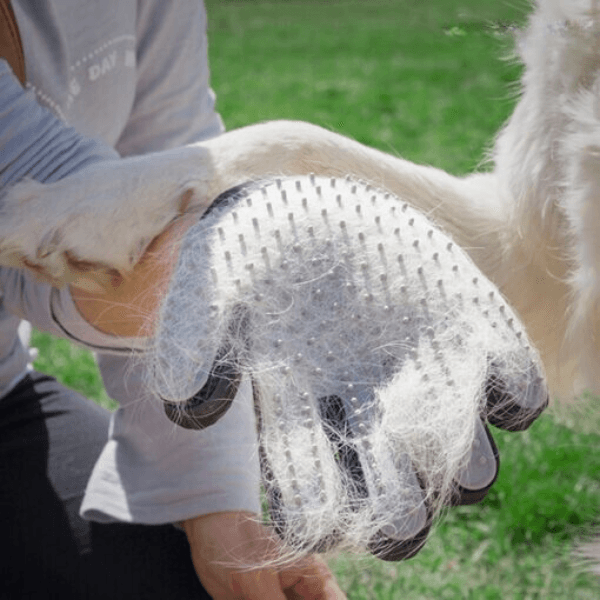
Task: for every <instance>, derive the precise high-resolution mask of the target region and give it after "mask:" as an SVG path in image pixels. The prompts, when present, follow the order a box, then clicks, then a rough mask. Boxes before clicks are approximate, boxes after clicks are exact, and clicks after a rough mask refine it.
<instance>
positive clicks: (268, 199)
mask: <svg viewBox="0 0 600 600" xmlns="http://www.w3.org/2000/svg"><path fill="white" fill-rule="evenodd" d="M148 374H149V379H148V383H149V386H150V388H151V389H152V391H153V392H155V393H157V394H158V395H159V396H160V397H161V398H163V400H164V401H165V409H166V411H167V414H168V415H169V417H170V418H171V419H172V420H173V421H175V422H176V423H178V424H180V425H182V426H184V427H193V428H203V427H206V426H209V425H210V424H212V423H213V422H215V421H216V420H217V419H218V418H219V416H220V415H222V414H223V413H224V412H225V411H226V410H227V407H228V406H229V405H230V403H231V402H232V401H234V398H235V394H236V391H237V387H238V384H239V381H240V379H241V378H242V377H243V376H250V377H251V378H252V381H253V386H254V393H255V404H256V411H257V415H258V423H259V432H258V443H259V445H260V453H261V458H262V467H263V481H264V487H265V492H266V497H267V501H268V506H269V513H270V518H271V520H272V523H273V525H274V527H275V528H276V529H277V531H278V532H279V534H280V535H281V537H282V539H283V540H284V542H285V543H286V548H288V549H289V551H290V555H299V554H303V553H309V552H326V551H329V550H332V549H338V548H339V549H344V550H351V551H355V552H365V551H370V552H372V553H374V554H375V555H376V556H379V557H380V558H382V559H385V560H400V559H402V558H407V557H409V556H412V555H413V554H414V553H416V552H417V551H418V549H419V548H420V547H421V546H422V545H423V544H424V542H425V539H426V537H427V533H428V530H429V527H430V525H431V522H432V519H433V518H434V516H435V515H436V513H437V512H438V511H439V510H440V509H441V508H442V507H443V506H445V505H448V504H451V503H470V502H475V501H477V500H479V499H481V498H482V497H483V496H484V495H485V493H486V492H487V490H488V489H489V488H490V486H491V485H492V484H493V482H494V480H495V479H496V476H497V473H498V452H497V449H496V447H495V445H494V442H493V439H492V436H491V434H490V432H489V430H488V427H487V423H492V424H493V425H495V426H498V427H502V428H505V429H510V430H520V429H525V428H526V427H528V426H529V425H530V424H531V423H532V422H533V420H534V419H535V418H536V417H537V416H538V415H539V414H540V413H541V412H542V410H543V409H544V408H545V406H546V404H547V396H548V394H547V390H546V385H545V381H544V376H543V372H542V367H541V365H540V360H539V357H538V355H537V353H536V351H535V350H534V349H533V348H532V347H531V346H530V345H529V342H528V340H527V336H526V334H525V332H524V331H523V329H522V327H521V325H520V323H519V320H518V318H517V317H516V316H515V314H514V313H513V311H512V310H511V309H510V307H509V306H507V305H506V304H505V302H504V300H503V298H502V296H501V295H500V293H499V292H498V290H497V289H496V288H495V286H494V285H493V284H492V283H491V282H490V281H488V280H487V279H486V277H485V276H483V275H482V274H481V272H480V271H479V270H478V269H477V267H476V266H475V265H474V264H473V262H472V261H471V260H470V258H469V257H468V256H467V254H466V253H465V252H464V251H463V250H462V249H461V248H459V247H457V246H456V245H455V244H453V242H452V240H451V239H450V238H449V237H448V236H446V235H445V234H444V233H443V232H442V231H441V230H440V229H439V228H438V227H436V225H434V224H433V223H432V222H431V221H430V220H429V219H428V218H426V217H425V216H424V215H423V214H421V213H419V212H417V211H416V210H414V209H413V208H411V207H410V205H409V204H408V203H406V202H404V201H403V200H402V199H400V198H397V197H395V196H392V195H389V194H387V193H385V192H382V191H379V190H376V189H373V188H372V187H371V186H369V185H367V184H364V183H362V182H356V181H352V180H351V179H346V180H342V179H325V178H321V177H316V176H310V177H298V178H284V179H278V180H274V181H267V182H263V183H254V184H249V185H248V186H246V187H243V188H241V189H237V190H232V191H231V192H229V193H227V194H224V195H222V196H221V197H220V198H219V199H218V201H217V202H216V203H215V204H214V205H213V207H211V210H210V211H209V212H208V213H207V214H206V215H205V216H204V217H203V218H201V219H200V220H199V222H198V223H197V224H196V225H195V226H194V227H193V228H192V229H191V230H190V231H189V233H188V234H187V236H186V238H185V240H184V242H183V244H182V249H181V255H180V259H179V264H178V267H177V269H176V272H175V275H174V277H173V280H172V283H171V286H170V290H169V293H168V295H167V297H166V299H165V301H164V303H163V306H162V308H161V316H160V324H159V327H158V329H157V333H156V336H155V340H154V345H153V349H152V352H151V358H150V361H149V364H148ZM199 460H200V458H199Z"/></svg>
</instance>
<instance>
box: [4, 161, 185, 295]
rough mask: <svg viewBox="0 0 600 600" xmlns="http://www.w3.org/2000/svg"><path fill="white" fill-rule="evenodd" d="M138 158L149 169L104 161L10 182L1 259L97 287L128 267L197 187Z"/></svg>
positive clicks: (48, 277) (46, 276)
mask: <svg viewBox="0 0 600 600" xmlns="http://www.w3.org/2000/svg"><path fill="white" fill-rule="evenodd" d="M123 162H125V161H123ZM136 164H137V165H140V164H142V166H143V169H137V170H136V169H135V168H133V169H132V170H131V172H127V170H126V169H124V168H123V167H124V165H122V164H120V163H116V162H115V163H112V162H111V163H100V164H99V165H94V166H93V167H91V168H87V169H85V170H83V171H81V172H79V173H77V174H76V175H73V176H70V177H67V178H65V179H63V180H61V181H59V182H56V183H50V184H42V183H38V182H37V181H33V180H25V181H22V182H20V183H17V184H16V185H14V186H13V187H11V188H9V189H8V190H7V192H6V194H5V195H4V197H3V198H2V201H1V203H0V264H3V265H6V266H14V267H19V268H22V267H25V268H27V269H28V270H30V271H32V272H34V273H35V274H36V275H37V276H38V277H39V278H41V279H42V280H45V281H48V282H50V283H51V284H53V285H55V286H58V287H60V286H62V285H65V284H67V283H75V284H76V285H79V286H80V287H86V288H88V289H89V288H92V289H94V290H96V289H97V288H98V287H99V288H103V287H105V286H106V285H107V284H108V281H109V280H110V278H111V277H113V276H115V275H116V274H120V275H125V274H127V273H128V272H129V271H130V270H131V269H132V268H133V267H134V266H135V264H136V263H137V262H138V261H139V259H140V258H141V256H142V255H143V253H144V251H145V250H146V248H147V246H148V244H149V243H150V242H151V241H152V239H153V238H154V237H155V236H156V235H158V234H159V233H160V232H161V231H163V229H164V228H165V227H166V226H167V225H168V224H169V223H170V222H171V221H173V219H174V218H175V217H176V216H177V215H178V214H179V213H180V206H181V205H182V203H183V202H184V201H185V202H189V195H190V193H194V192H195V191H196V187H195V184H194V183H188V184H187V185H186V184H181V183H180V182H178V181H177V180H169V177H168V175H167V176H165V175H164V174H163V175H160V177H156V176H155V177H154V178H153V177H150V176H148V177H145V176H144V173H146V172H147V171H148V165H144V163H141V162H138V163H136ZM150 166H151V165H150ZM140 180H142V181H144V184H143V185H141V184H139V181H140ZM136 182H137V185H136ZM182 198H184V199H185V200H182Z"/></svg>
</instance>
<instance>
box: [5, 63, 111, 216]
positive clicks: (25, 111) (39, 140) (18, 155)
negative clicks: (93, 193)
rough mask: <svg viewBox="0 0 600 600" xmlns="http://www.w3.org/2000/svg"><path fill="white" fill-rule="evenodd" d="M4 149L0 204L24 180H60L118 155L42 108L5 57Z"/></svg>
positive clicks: (105, 145)
mask: <svg viewBox="0 0 600 600" xmlns="http://www.w3.org/2000/svg"><path fill="white" fill-rule="evenodd" d="M0 148H2V152H0V206H1V195H2V191H3V190H4V189H6V187H7V186H9V185H10V184H12V183H16V182H17V181H19V180H20V179H22V178H24V177H30V178H32V179H36V180H38V181H41V182H52V181H58V180H59V179H62V178H63V177H66V176H67V175H71V174H73V173H75V172H77V171H79V170H80V169H83V168H84V167H86V166H88V165H90V164H92V163H95V162H99V161H102V160H107V159H113V160H114V159H115V158H118V156H119V155H118V153H117V151H116V150H114V149H113V148H111V147H110V146H108V145H107V144H105V143H103V142H101V141H99V140H96V139H93V138H89V137H85V136H82V135H81V134H79V133H78V132H77V131H76V130H75V129H73V128H72V127H69V126H67V125H65V124H64V123H62V122H61V121H60V120H59V119H57V118H56V117H55V116H54V115H53V114H52V113H51V112H50V111H48V110H47V109H45V108H44V107H42V106H41V105H40V104H38V102H37V101H36V99H35V95H34V93H33V92H32V91H30V90H25V89H23V87H22V86H21V84H20V83H19V80H18V79H17V78H16V77H15V75H14V74H13V72H12V69H11V68H10V66H9V65H8V63H7V62H6V61H5V60H4V59H0Z"/></svg>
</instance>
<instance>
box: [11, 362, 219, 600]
mask: <svg viewBox="0 0 600 600" xmlns="http://www.w3.org/2000/svg"><path fill="white" fill-rule="evenodd" d="M108 423H109V413H108V412H107V411H106V410H104V409H102V408H100V407H99V406H97V405H96V404H94V403H93V402H91V401H89V400H87V399H86V398H83V397H82V396H80V395H79V394H76V393H75V392H73V391H71V390H68V389H67V388H65V387H63V386H62V385H60V384H59V383H57V382H56V380H54V379H53V378H52V377H49V376H47V375H43V374H41V373H36V372H33V373H31V374H30V375H28V376H27V377H26V378H25V379H24V380H23V381H22V382H21V383H20V384H19V385H18V386H17V387H16V388H15V389H14V390H13V391H12V392H11V393H10V394H9V395H8V397H6V398H3V399H2V400H0V548H1V549H2V551H1V554H2V557H1V558H0V564H1V566H2V568H1V570H0V571H1V574H0V599H1V600H5V599H6V600H8V599H10V600H20V599H29V598H35V599H38V598H39V599H45V598H48V599H54V598H56V599H60V600H63V599H67V600H68V599H71V598H74V599H82V600H85V599H88V598H89V599H96V598H98V599H100V598H102V599H103V600H105V599H109V598H110V599H111V600H118V599H125V598H126V599H127V600H132V599H136V600H138V599H139V600H143V599H145V598H148V599H154V598H156V599H159V598H160V599H166V598H177V599H188V598H190V599H191V598H194V599H197V598H200V599H207V598H209V596H208V594H207V593H206V592H205V591H204V589H203V588H202V586H201V585H200V583H199V581H198V578H197V577H196V574H195V572H194V569H193V566H192V562H191V559H190V552H189V547H188V544H187V540H186V539H185V535H184V534H183V533H181V532H179V531H177V530H176V529H175V528H174V527H172V526H171V525H164V526H145V525H129V524H120V523H119V524H98V523H90V522H87V521H84V520H83V519H82V518H81V517H80V516H79V514H78V511H79V506H80V504H81V501H82V498H83V493H84V490H85V486H86V483H87V479H88V477H89V475H90V473H91V470H92V467H93V465H94V463H95V461H96V459H97V457H98V455H99V454H100V451H101V449H102V447H103V446H104V443H105V442H106V439H107V434H108Z"/></svg>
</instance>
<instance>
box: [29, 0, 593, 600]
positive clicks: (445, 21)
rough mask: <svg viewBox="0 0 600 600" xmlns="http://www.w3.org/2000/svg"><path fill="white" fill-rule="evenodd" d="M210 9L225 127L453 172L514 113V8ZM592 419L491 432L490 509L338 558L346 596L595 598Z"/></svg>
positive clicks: (82, 363) (59, 349) (254, 4)
mask: <svg viewBox="0 0 600 600" xmlns="http://www.w3.org/2000/svg"><path fill="white" fill-rule="evenodd" d="M206 5H207V10H208V16H209V40H210V58H211V70H212V82H213V87H214V88H215V90H216V92H217V96H218V108H219V110H220V112H221V114H222V116H223V118H224V120H225V123H226V125H227V127H228V129H232V128H235V127H239V126H242V125H245V124H249V123H255V122H258V121H263V120H268V119H279V118H287V119H302V120H307V121H311V122H314V123H317V124H319V125H322V126H325V127H327V128H330V129H334V130H336V131H338V132H340V133H343V134H345V135H348V136H350V137H352V138H355V139H357V140H359V141H361V142H363V143H365V144H369V145H372V146H376V147H379V148H381V149H382V150H385V151H387V152H392V153H397V154H400V155H402V156H403V157H405V158H407V159H410V160H413V161H416V162H420V163H427V164H431V165H434V166H437V167H440V168H443V169H446V170H448V171H450V172H452V173H455V174H463V173H467V172H470V171H472V170H474V169H476V168H485V164H484V157H485V156H486V152H487V151H488V149H489V147H490V145H491V143H492V140H493V136H494V134H495V132H496V131H497V130H498V129H499V127H500V126H501V125H502V123H503V122H504V120H505V119H506V118H507V117H508V115H509V114H510V112H511V110H512V107H513V106H514V102H515V92H516V91H517V89H518V88H517V87H516V86H515V82H516V81H517V79H518V77H519V74H520V67H519V66H518V65H517V64H515V62H514V61H513V60H511V55H512V47H513V39H512V38H513V32H514V30H515V28H516V27H518V26H520V25H522V24H523V23H524V19H525V15H526V13H527V5H526V3H525V2H523V1H521V0H515V1H513V0H510V1H509V0H452V1H451V0H429V1H428V2H422V1H420V0H362V1H356V0H321V1H318V0H303V1H293V0H271V1H269V2H267V1H262V0H207V1H206ZM34 344H35V345H36V346H37V347H38V348H39V349H40V358H39V359H38V361H37V362H36V366H37V367H38V368H39V369H41V370H44V371H46V372H50V373H52V374H54V375H56V376H57V377H59V378H60V379H61V380H62V381H64V382H65V383H66V384H67V385H70V386H71V387H74V388H75V389H77V390H79V391H81V392H83V393H84V394H86V395H87V396H89V397H91V398H94V399H95V400H96V401H98V402H99V403H101V404H103V405H105V406H108V407H109V408H114V406H115V405H114V403H113V402H112V401H111V400H110V399H109V398H108V397H107V396H106V394H105V392H104V391H103V389H102V385H101V383H100V380H99V378H98V373H97V369H96V367H95V364H94V361H93V358H92V357H91V355H90V354H89V353H87V352H86V351H84V350H81V349H78V348H75V347H73V346H71V345H70V344H68V343H67V342H64V341H57V340H54V339H51V338H49V337H48V336H46V335H45V334H40V333H35V336H34ZM594 404H595V405H596V409H595V413H594V409H593V405H594ZM586 411H587V412H586ZM599 413H600V407H599V406H598V402H597V400H595V399H588V400H587V401H586V402H583V403H582V405H581V407H580V409H579V411H578V412H577V413H572V412H569V411H562V412H561V413H560V414H559V413H558V412H557V411H553V412H552V414H546V415H544V416H542V417H541V418H540V419H539V421H538V422H537V423H536V424H535V425H534V426H533V427H532V428H531V430H530V431H528V432H526V433H524V434H506V433H503V432H496V433H495V436H496V439H497V441H498V445H499V448H500V451H501V459H502V464H501V471H500V476H499V480H498V482H497V483H496V485H495V486H494V487H493V489H492V491H491V492H490V494H489V496H488V498H487V499H486V500H485V501H484V502H483V503H482V504H480V505H477V506H473V507H463V508H458V509H452V510H449V511H448V513H447V515H446V516H445V518H444V519H443V520H442V522H441V523H440V524H439V525H438V526H437V527H436V528H435V530H434V531H433V533H432V534H431V536H430V540H429V542H428V544H427V546H426V547H425V548H424V549H423V550H422V551H421V552H420V553H419V554H418V555H417V556H416V557H415V558H414V559H412V560H410V561H407V562H405V563H400V564H398V565H393V564H386V563H381V562H378V561H375V560H372V559H361V560H360V561H358V563H357V562H356V560H349V559H347V558H345V557H341V558H339V559H337V560H336V561H334V565H335V569H336V572H337V574H338V576H339V578H340V580H341V582H342V585H343V586H344V588H345V589H346V590H347V591H348V594H349V597H350V599H351V600H359V599H361V600H362V599H377V600H384V599H390V600H391V599H393V600H397V599H400V598H402V599H429V598H432V599H433V598H435V599H477V600H479V599H496V598H497V599H500V598H502V599H507V598H511V599H523V600H525V599H557V600H558V599H560V600H563V599H564V600H570V599H577V600H578V599H581V600H584V599H590V600H591V599H597V598H600V585H599V584H598V580H597V579H594V578H593V577H591V576H590V575H587V574H585V573H584V572H583V570H582V569H581V563H580V561H577V560H576V559H574V558H573V548H574V547H575V546H576V545H577V544H578V543H579V542H580V541H581V540H582V539H585V538H586V537H587V536H588V535H589V532H590V531H591V530H592V528H593V526H594V525H596V524H597V520H598V518H599V517H600V451H599V450H600V435H598V432H600V418H599V417H598V415H599ZM594 432H596V433H594Z"/></svg>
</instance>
